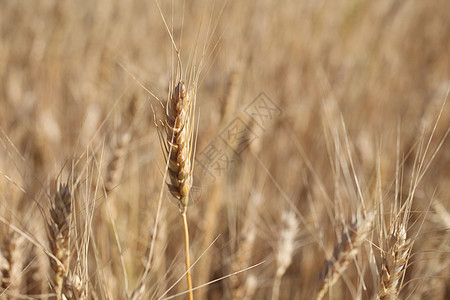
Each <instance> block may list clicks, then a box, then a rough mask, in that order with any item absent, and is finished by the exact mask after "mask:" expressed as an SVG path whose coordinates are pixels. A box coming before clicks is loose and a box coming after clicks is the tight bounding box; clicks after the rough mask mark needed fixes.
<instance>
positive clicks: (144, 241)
mask: <svg viewBox="0 0 450 300" xmlns="http://www.w3.org/2000/svg"><path fill="white" fill-rule="evenodd" d="M160 2H161V3H159V7H160V8H158V5H157V3H156V2H155V1H144V0H131V1H108V0H95V1H86V2H81V1H56V0H42V1H25V0H15V1H1V2H0V126H1V134H0V137H1V138H0V141H1V144H2V150H1V155H0V174H1V179H0V199H1V200H0V203H1V206H0V215H1V217H2V223H1V224H0V227H1V230H0V238H1V240H2V241H3V245H4V246H3V249H2V251H3V252H4V253H15V254H14V255H17V257H21V259H19V263H18V264H17V265H18V266H17V267H16V269H17V270H20V272H18V274H20V276H17V277H16V278H15V280H13V284H12V283H11V280H10V281H9V282H7V283H5V280H3V281H2V288H3V294H2V295H4V296H5V297H10V298H14V297H17V295H28V296H31V297H35V298H38V297H39V295H48V294H47V293H48V289H49V284H48V281H49V276H48V275H46V272H47V271H48V270H49V266H48V257H46V255H45V254H44V251H43V250H42V249H45V247H47V246H46V245H47V242H46V234H45V230H44V228H45V226H44V225H43V224H45V223H44V222H45V220H46V216H47V215H48V207H49V206H50V203H51V201H50V200H51V199H52V197H53V194H52V190H51V182H52V181H54V180H55V179H60V181H63V182H70V183H71V184H70V186H71V189H72V190H73V191H72V192H73V194H74V196H73V199H74V203H75V206H76V208H77V210H76V212H77V213H76V215H75V217H74V220H75V221H74V225H73V226H74V228H75V229H74V231H75V232H77V234H76V235H74V238H73V241H72V242H73V243H74V245H76V246H74V249H76V250H74V252H75V253H76V252H78V253H80V252H82V251H84V252H83V253H84V255H85V259H81V257H82V256H77V255H73V257H72V262H71V265H72V266H73V268H71V270H72V271H73V272H74V273H77V274H82V275H80V278H82V281H83V284H84V287H86V286H88V287H89V288H88V289H87V290H88V293H89V298H92V299H106V298H109V299H120V298H124V297H125V296H126V295H127V294H128V295H129V294H131V293H132V291H133V290H134V289H135V288H136V287H137V286H138V284H139V283H141V282H142V281H141V279H142V274H143V270H144V267H145V264H146V262H147V260H148V256H149V251H150V250H149V249H150V248H151V247H150V246H151V244H152V239H153V238H154V242H153V246H154V255H153V261H152V268H151V270H150V274H149V276H148V277H146V278H144V281H143V282H144V283H145V292H144V295H145V296H144V299H145V298H146V297H147V298H151V299H153V298H155V299H157V298H159V299H164V297H166V296H170V295H175V294H176V293H178V292H183V291H185V289H186V286H185V282H184V280H181V281H180V282H179V283H177V284H175V286H174V287H171V286H172V285H173V284H174V283H175V282H176V281H177V279H178V278H180V277H181V276H182V275H183V273H184V263H183V259H184V258H183V257H184V254H183V245H182V244H181V243H180V242H181V240H182V234H183V232H182V223H181V219H180V218H179V211H178V208H177V206H176V205H175V204H174V202H173V201H170V199H169V198H170V196H169V193H167V188H166V187H165V185H164V183H163V170H164V158H163V155H162V151H161V147H160V145H159V138H158V133H157V129H156V126H155V124H154V123H155V118H154V116H155V114H156V118H157V119H158V118H160V117H161V115H162V114H161V112H162V109H161V105H160V103H159V102H158V100H157V99H160V100H161V101H162V102H164V101H165V100H166V99H167V95H168V89H169V84H170V82H171V78H172V77H171V76H172V75H173V74H174V73H175V71H176V60H175V58H174V51H173V50H174V47H173V45H172V41H171V37H170V35H169V32H168V30H167V28H169V29H170V31H171V32H172V34H173V39H174V41H175V43H176V44H177V47H178V48H179V49H181V58H182V62H183V67H184V70H189V68H191V69H193V70H194V71H195V70H197V71H198V68H199V67H202V70H201V73H200V77H199V85H198V93H197V106H196V107H197V108H196V110H197V112H199V117H198V120H199V123H198V138H197V156H196V159H197V162H198V163H196V169H195V179H194V180H195V187H196V189H194V190H195V191H193V193H195V195H193V196H192V200H193V201H192V202H193V204H192V205H191V206H190V207H189V211H188V218H189V219H188V220H189V226H190V230H191V255H192V260H193V261H194V262H195V264H194V266H193V268H192V273H193V281H194V286H200V285H201V284H205V283H207V282H209V281H212V280H214V279H217V278H220V277H222V276H227V275H229V274H232V273H234V272H238V271H240V270H243V269H245V268H247V267H250V266H253V265H256V264H259V263H261V262H263V263H262V264H260V265H258V266H256V267H255V268H253V269H251V270H248V271H245V272H242V273H239V274H237V275H234V276H231V277H227V278H225V279H223V280H220V281H218V282H216V283H213V284H209V285H207V286H205V287H202V288H200V289H198V290H197V291H196V292H195V295H196V298H198V299H276V298H279V299H311V298H312V297H313V296H312V295H314V294H315V293H316V292H317V290H318V289H320V286H321V282H320V279H319V274H320V273H321V271H322V269H323V265H324V261H325V260H326V259H329V258H330V256H331V255H332V254H333V248H334V247H335V246H336V245H337V244H338V243H339V242H340V240H342V232H343V230H344V229H345V228H348V227H349V226H350V225H351V224H352V222H353V221H354V220H355V216H357V215H358V214H361V212H363V213H367V212H368V211H377V210H379V207H380V201H381V202H383V203H384V208H383V209H384V210H382V213H386V214H387V215H388V214H389V212H390V211H391V207H392V205H391V204H392V203H393V201H394V200H393V199H400V201H402V199H403V200H404V199H406V198H407V197H408V195H411V191H412V190H413V191H414V192H413V194H414V195H413V196H414V202H413V208H412V211H413V213H412V214H411V216H410V218H409V225H408V236H409V237H411V238H413V239H414V240H415V241H416V238H417V242H416V243H415V244H414V246H413V253H415V255H411V260H410V264H409V265H408V270H407V273H406V276H405V279H404V284H403V286H402V287H403V288H402V290H401V292H400V295H401V298H404V299H406V298H409V299H448V297H449V295H450V284H449V275H450V274H449V271H448V270H449V269H448V268H447V267H448V266H449V263H450V259H449V257H448V252H449V251H450V243H449V233H448V228H449V218H448V211H449V210H450V188H449V184H448V182H450V144H449V140H448V138H446V137H447V134H448V132H449V128H450V105H449V103H448V100H447V103H445V100H446V99H447V98H448V91H449V87H450V55H449V49H450V18H449V11H450V1H448V0H433V1H420V0H407V1H397V0H380V1H364V0H336V1H312V0H304V1H293V0H290V1H289V0H282V1H268V0H263V1H256V2H255V1H234V0H230V1H227V2H223V1H215V2H210V1H204V0H198V1H186V2H183V1H160ZM163 17H164V19H165V21H166V22H167V27H166V25H165V23H164V21H163ZM261 93H263V94H261ZM259 96H260V97H259ZM261 97H262V98H261ZM255 101H256V102H255ZM258 101H259V102H258ZM261 101H262V102H261ZM267 105H269V106H267ZM268 108H270V109H268ZM269 111H270V112H273V113H274V114H273V115H272V114H271V115H270V117H268V114H267V113H268V112H269ZM255 114H256V115H255ZM261 114H262V116H263V118H264V121H265V123H264V126H259V125H261V124H258V122H259V121H261V120H262V119H261ZM439 116H440V117H439ZM236 120H238V121H236ZM258 120H259V121H258ZM239 122H240V123H239ZM230 129H231V130H237V132H239V134H240V135H239V138H240V140H239V141H238V142H236V141H234V143H235V144H232V145H231V147H230V144H228V143H227V142H229V141H227V137H228V138H230V136H229V135H227V134H228V132H229V131H227V130H230ZM212 146H214V147H212ZM233 147H235V148H233ZM208 151H209V152H208ZM211 151H214V152H211ZM212 154H214V157H212V156H211V155H212ZM225 157H226V158H227V159H230V160H231V162H230V161H227V162H226V164H225V165H224V163H225V161H224V158H225ZM206 159H210V165H208V164H207V163H206V161H205V160H206ZM396 186H400V188H399V189H396V188H395V187H396ZM412 187H415V189H412ZM162 188H164V189H165V190H163V202H162V209H161V214H160V219H159V220H158V224H159V225H158V226H159V227H158V232H157V235H156V236H155V237H153V229H154V226H155V220H156V219H155V218H156V217H155V216H156V212H157V207H158V199H159V197H160V193H161V190H162ZM380 199H381V200H380ZM11 225H14V226H16V227H17V228H20V229H21V230H23V232H25V233H26V234H27V235H29V236H31V237H32V239H33V240H35V241H38V242H39V245H40V246H39V245H37V244H36V243H31V242H30V240H26V239H25V240H22V239H20V237H22V236H23V234H17V231H14V230H12V229H11V228H12V227H11ZM86 228H90V229H89V230H88V229H86ZM379 228H380V225H378V226H374V229H373V231H371V234H370V237H369V238H368V241H367V242H366V243H364V244H363V245H362V248H363V249H362V250H361V252H362V253H364V255H362V256H361V257H360V258H359V259H357V260H356V259H355V260H354V261H352V262H351V265H350V267H349V269H348V270H347V271H346V272H345V274H341V275H342V279H341V280H339V281H338V282H337V283H336V284H335V286H334V287H333V291H334V292H333V293H331V292H330V293H329V294H327V297H328V298H329V299H352V298H359V299H371V298H372V297H373V295H376V291H377V286H378V283H379V272H380V252H379V250H377V245H378V244H379V241H378V233H377V232H378V231H377V230H379ZM12 236H16V237H15V239H20V240H22V241H21V243H18V242H16V244H14V245H15V246H14V249H15V250H14V251H15V252H14V251H12V250H11V248H8V247H11V246H10V244H8V243H6V242H5V241H11V237H12ZM88 240H89V243H88ZM87 244H88V245H89V246H88V247H85V248H83V247H82V245H87ZM8 245H9V246H8ZM17 245H20V246H17ZM119 245H120V246H119ZM5 247H6V248H8V249H9V250H8V249H5ZM8 251H9V252H8ZM3 256H5V254H3ZM197 259H198V261H196V260H197ZM82 260H83V261H82ZM81 261H82V262H81ZM4 270H6V268H4V269H3V271H2V272H3V277H1V278H8V276H10V277H9V278H12V277H11V276H12V275H8V276H6V275H5V271H4ZM11 272H12V271H11ZM363 283H364V284H363ZM276 290H279V292H278V293H279V294H278V296H277V294H276V293H277V292H276ZM44 297H45V296H44ZM160 297H162V298H160ZM183 297H185V296H180V299H182V298H183Z"/></svg>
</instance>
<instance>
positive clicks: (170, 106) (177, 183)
mask: <svg viewBox="0 0 450 300" xmlns="http://www.w3.org/2000/svg"><path fill="white" fill-rule="evenodd" d="M192 91H193V90H192ZM193 96H194V95H193V92H188V91H187V90H186V85H185V84H184V83H183V82H182V81H180V82H178V84H177V85H176V87H175V89H174V90H173V91H172V93H171V96H170V99H169V101H167V103H166V121H165V127H166V140H165V142H164V143H163V144H164V146H165V153H166V161H167V165H168V174H169V178H170V183H168V184H167V185H168V187H169V191H170V193H171V194H172V195H173V196H174V197H175V198H176V199H177V200H178V205H179V208H180V211H181V217H182V219H183V228H184V237H185V239H184V241H185V254H186V261H185V263H186V278H187V283H188V289H189V299H190V300H192V299H193V298H194V297H193V292H192V280H191V272H190V257H189V231H188V223H187V216H186V212H187V205H188V203H189V191H190V189H191V185H192V164H191V157H192V153H193V138H192V137H193V134H192V133H193V131H192V124H193V122H192V112H193V111H192V109H191V107H192V102H193Z"/></svg>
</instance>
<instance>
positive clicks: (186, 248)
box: [181, 209, 194, 300]
mask: <svg viewBox="0 0 450 300" xmlns="http://www.w3.org/2000/svg"><path fill="white" fill-rule="evenodd" d="M181 218H182V219H183V228H184V252H185V256H186V279H187V284H188V290H189V300H194V293H193V292H192V279H191V262H190V256H189V229H188V223H187V216H186V209H185V210H184V211H183V212H182V213H181Z"/></svg>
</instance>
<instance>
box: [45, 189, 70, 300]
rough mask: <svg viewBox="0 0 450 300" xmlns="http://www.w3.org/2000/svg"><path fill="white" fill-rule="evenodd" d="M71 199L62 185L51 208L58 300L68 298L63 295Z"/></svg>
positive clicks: (51, 245)
mask: <svg viewBox="0 0 450 300" xmlns="http://www.w3.org/2000/svg"><path fill="white" fill-rule="evenodd" d="M71 198H72V197H71V194H70V191H69V187H68V186H67V185H65V184H62V185H60V186H59V188H58V190H57V191H56V193H55V198H54V202H53V203H52V207H51V208H50V218H51V219H50V223H49V224H48V240H49V244H50V251H51V253H52V254H53V255H54V257H50V265H51V267H52V269H53V271H54V277H53V279H54V283H53V284H54V287H53V288H54V291H55V293H56V299H58V300H60V299H65V298H67V297H66V296H65V295H64V294H63V293H64V285H65V284H66V283H65V281H66V280H67V278H68V271H69V258H70V245H69V244H70V241H69V238H70V237H69V235H70V215H71V211H72V202H71ZM55 258H56V259H55Z"/></svg>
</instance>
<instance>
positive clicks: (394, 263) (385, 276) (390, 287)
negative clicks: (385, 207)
mask: <svg viewBox="0 0 450 300" xmlns="http://www.w3.org/2000/svg"><path fill="white" fill-rule="evenodd" d="M393 225H394V226H392V227H391V229H390V232H389V235H388V243H389V248H388V250H387V251H386V252H382V254H381V257H382V263H381V282H380V288H379V293H378V297H379V299H397V297H398V292H399V289H398V284H399V281H400V279H401V277H402V275H403V272H404V271H405V270H406V263H407V261H408V257H409V252H410V250H411V241H410V240H409V239H406V228H405V226H404V224H399V221H398V220H396V221H395V222H394V224H393Z"/></svg>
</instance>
